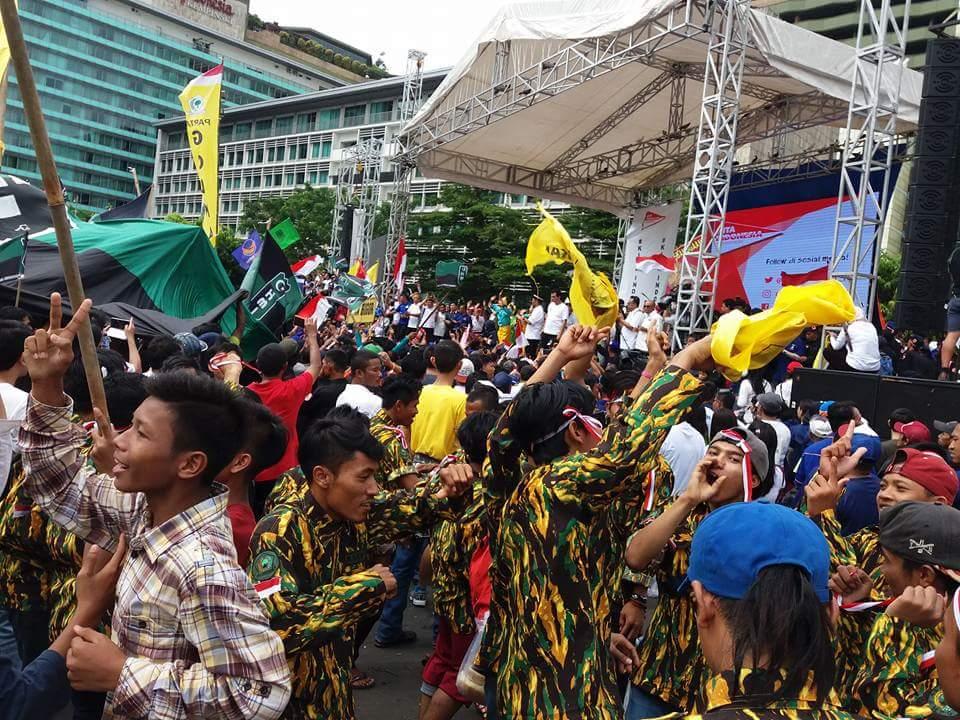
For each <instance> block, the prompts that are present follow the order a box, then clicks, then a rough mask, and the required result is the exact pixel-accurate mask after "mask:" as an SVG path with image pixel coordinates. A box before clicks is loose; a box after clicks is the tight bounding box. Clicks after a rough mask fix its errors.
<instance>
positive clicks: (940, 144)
mask: <svg viewBox="0 0 960 720" xmlns="http://www.w3.org/2000/svg"><path fill="white" fill-rule="evenodd" d="M958 198H960V38H951V37H937V38H932V39H931V40H930V41H929V42H928V43H927V57H926V67H925V69H924V73H923V95H922V97H921V100H920V126H919V129H918V132H917V139H916V155H915V157H914V160H913V169H912V171H911V174H910V189H909V200H908V203H907V212H906V217H905V219H904V234H903V245H902V250H901V256H900V278H899V285H898V287H897V303H896V308H895V313H894V320H895V323H896V326H897V327H898V328H904V329H910V330H913V331H915V332H920V333H925V332H941V331H943V329H944V327H945V310H944V305H945V304H946V301H947V297H948V295H949V292H950V275H949V273H948V272H947V258H948V257H949V256H950V252H951V251H952V250H953V247H954V244H955V243H956V242H957V236H958V231H960V202H958Z"/></svg>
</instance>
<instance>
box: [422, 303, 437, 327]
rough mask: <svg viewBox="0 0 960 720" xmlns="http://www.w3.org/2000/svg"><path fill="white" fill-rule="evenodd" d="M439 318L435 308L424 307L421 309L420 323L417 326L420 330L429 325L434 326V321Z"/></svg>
mask: <svg viewBox="0 0 960 720" xmlns="http://www.w3.org/2000/svg"><path fill="white" fill-rule="evenodd" d="M436 316H437V309H436V308H435V307H427V306H426V305H424V306H423V307H422V308H420V321H419V323H418V324H417V327H418V328H425V327H427V325H430V324H433V319H434V318H435V317H436Z"/></svg>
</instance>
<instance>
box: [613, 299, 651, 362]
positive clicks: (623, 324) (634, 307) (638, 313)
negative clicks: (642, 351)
mask: <svg viewBox="0 0 960 720" xmlns="http://www.w3.org/2000/svg"><path fill="white" fill-rule="evenodd" d="M646 318H647V316H646V314H645V313H644V312H643V310H641V309H640V298H638V297H637V296H636V295H631V296H630V299H629V300H627V313H626V315H625V316H622V317H619V318H617V325H619V326H620V356H621V357H622V358H624V359H626V358H628V357H629V356H630V355H631V353H633V352H634V351H635V350H636V349H637V338H638V337H639V335H640V332H641V330H640V327H641V326H642V325H643V321H644V320H646Z"/></svg>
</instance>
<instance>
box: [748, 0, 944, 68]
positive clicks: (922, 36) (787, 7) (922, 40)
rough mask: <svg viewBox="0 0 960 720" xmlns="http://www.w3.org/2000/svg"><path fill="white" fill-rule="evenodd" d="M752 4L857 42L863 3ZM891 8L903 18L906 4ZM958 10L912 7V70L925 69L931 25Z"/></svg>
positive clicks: (900, 1)
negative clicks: (925, 56)
mask: <svg viewBox="0 0 960 720" xmlns="http://www.w3.org/2000/svg"><path fill="white" fill-rule="evenodd" d="M753 4H754V5H755V6H758V7H765V8H767V9H768V11H769V12H770V13H771V14H773V15H776V16H777V17H779V18H780V19H781V20H786V21H787V22H790V23H794V24H795V25H799V26H800V27H803V28H806V29H807V30H813V31H814V32H816V33H820V34H821V35H825V36H827V37H828V38H833V39H834V40H839V41H841V42H845V43H849V44H851V45H852V44H854V43H855V42H856V41H857V24H858V22H859V17H860V14H859V13H860V3H859V2H858V1H856V0H754V3H753ZM891 5H892V6H893V10H894V13H895V14H896V16H897V17H901V18H902V17H903V8H904V5H905V0H892V3H891ZM956 9H957V3H956V0H923V2H912V3H911V4H910V27H909V29H908V31H907V56H908V57H909V58H910V67H912V68H914V69H919V68H920V67H921V66H922V65H923V58H924V53H925V52H926V47H927V40H929V39H930V38H931V37H933V35H932V34H931V33H930V31H929V30H928V29H927V28H928V27H929V26H930V24H931V23H933V24H936V23H941V22H943V21H944V20H945V19H946V18H947V16H948V15H950V13H952V12H955V11H956Z"/></svg>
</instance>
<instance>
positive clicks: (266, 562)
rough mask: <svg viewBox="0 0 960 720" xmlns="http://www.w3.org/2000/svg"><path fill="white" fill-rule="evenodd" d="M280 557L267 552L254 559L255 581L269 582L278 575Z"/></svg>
mask: <svg viewBox="0 0 960 720" xmlns="http://www.w3.org/2000/svg"><path fill="white" fill-rule="evenodd" d="M279 568H280V557H279V556H278V555H277V554H276V553H275V552H273V551H272V550H265V551H264V552H262V553H260V554H259V555H257V556H256V557H255V558H254V559H253V579H254V580H267V579H269V578H272V577H273V576H274V575H276V574H277V570H278V569H279Z"/></svg>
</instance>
